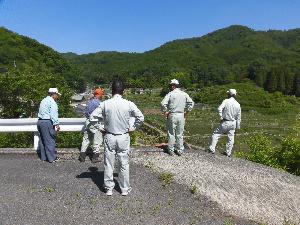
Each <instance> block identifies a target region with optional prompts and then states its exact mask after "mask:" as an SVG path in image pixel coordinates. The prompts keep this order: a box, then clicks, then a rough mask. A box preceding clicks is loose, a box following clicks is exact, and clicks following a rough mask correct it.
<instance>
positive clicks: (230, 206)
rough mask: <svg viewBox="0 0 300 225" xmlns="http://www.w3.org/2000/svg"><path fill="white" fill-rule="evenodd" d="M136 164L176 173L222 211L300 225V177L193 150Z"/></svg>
mask: <svg viewBox="0 0 300 225" xmlns="http://www.w3.org/2000/svg"><path fill="white" fill-rule="evenodd" d="M133 161H134V162H135V163H137V164H140V165H144V166H147V167H149V168H151V169H152V170H153V171H156V172H165V173H171V174H173V177H174V180H175V181H176V182H178V183H180V184H182V185H185V186H187V187H191V186H194V188H196V189H197V191H198V192H197V193H198V194H199V195H200V196H206V197H207V198H208V199H209V200H211V201H213V202H216V203H217V204H218V206H219V207H220V209H221V210H222V211H223V212H227V213H229V214H231V215H234V216H237V217H240V218H245V219H248V220H254V221H257V222H263V223H268V224H280V225H282V224H289V223H291V224H300V178H299V177H297V176H294V175H291V174H289V173H286V172H283V171H279V170H277V169H274V168H271V167H267V166H263V165H260V164H257V163H253V162H250V161H246V160H242V159H239V158H228V157H225V156H223V155H212V154H210V153H207V152H203V151H190V152H188V153H186V154H185V155H183V156H181V157H179V156H169V155H168V154H165V153H162V152H158V153H156V154H151V155H146V154H139V155H137V156H136V157H134V158H133Z"/></svg>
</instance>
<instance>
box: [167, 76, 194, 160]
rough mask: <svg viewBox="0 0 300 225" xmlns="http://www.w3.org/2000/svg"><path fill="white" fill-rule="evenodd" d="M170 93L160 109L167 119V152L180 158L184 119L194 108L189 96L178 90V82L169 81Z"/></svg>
mask: <svg viewBox="0 0 300 225" xmlns="http://www.w3.org/2000/svg"><path fill="white" fill-rule="evenodd" d="M170 85H171V92H169V93H168V94H167V95H166V96H165V98H164V99H163V100H162V102H161V108H162V111H163V112H164V114H165V116H166V117H167V132H168V152H169V154H170V155H174V151H176V153H177V154H178V155H179V156H180V155H182V153H183V150H184V146H183V132H184V125H185V118H186V115H187V113H188V112H190V111H191V110H192V109H193V107H194V102H193V100H192V99H191V98H190V96H189V95H188V94H187V93H185V92H184V91H182V90H180V89H179V88H178V87H179V82H178V80H176V79H173V80H171V83H170Z"/></svg>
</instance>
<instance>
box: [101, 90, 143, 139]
mask: <svg viewBox="0 0 300 225" xmlns="http://www.w3.org/2000/svg"><path fill="white" fill-rule="evenodd" d="M100 108H101V109H102V116H103V121H104V129H105V130H106V131H107V132H109V133H113V134H124V133H127V132H128V131H129V130H132V129H133V130H134V129H135V128H136V127H138V126H139V125H140V124H141V123H142V121H143V120H144V116H143V114H142V113H141V111H140V110H139V109H138V108H137V107H136V105H135V104H134V103H133V102H130V101H128V100H126V99H123V98H122V96H121V95H114V96H113V97H112V98H111V99H109V100H106V101H104V102H102V103H101V105H100ZM131 117H135V123H134V124H131V123H130V118H131Z"/></svg>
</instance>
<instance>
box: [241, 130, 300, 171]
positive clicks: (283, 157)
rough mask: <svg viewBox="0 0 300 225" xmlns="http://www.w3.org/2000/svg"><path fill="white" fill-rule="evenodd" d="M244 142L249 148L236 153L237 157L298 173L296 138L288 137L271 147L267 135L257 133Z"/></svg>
mask: <svg viewBox="0 0 300 225" xmlns="http://www.w3.org/2000/svg"><path fill="white" fill-rule="evenodd" d="M245 142H246V144H247V145H248V147H249V150H248V151H242V152H238V153H236V155H237V156H238V157H241V158H245V159H247V160H250V161H253V162H257V163H261V164H264V165H267V166H272V167H275V168H278V169H283V170H285V171H287V172H289V173H292V174H295V175H300V169H299V168H300V142H299V141H298V140H297V139H295V138H291V137H288V138H285V139H283V140H282V142H281V145H280V146H275V147H273V146H272V143H271V140H270V139H269V138H268V137H266V136H265V135H262V134H257V135H253V136H251V137H249V139H247V140H246V141H245Z"/></svg>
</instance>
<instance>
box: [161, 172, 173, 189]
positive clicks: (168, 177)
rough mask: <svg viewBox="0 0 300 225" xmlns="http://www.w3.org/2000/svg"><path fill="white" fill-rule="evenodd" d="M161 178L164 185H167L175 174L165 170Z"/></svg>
mask: <svg viewBox="0 0 300 225" xmlns="http://www.w3.org/2000/svg"><path fill="white" fill-rule="evenodd" d="M159 180H160V181H161V182H162V186H163V187H167V186H169V185H170V184H171V182H172V180H173V175H172V174H171V173H168V172H163V173H161V174H160V175H159Z"/></svg>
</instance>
